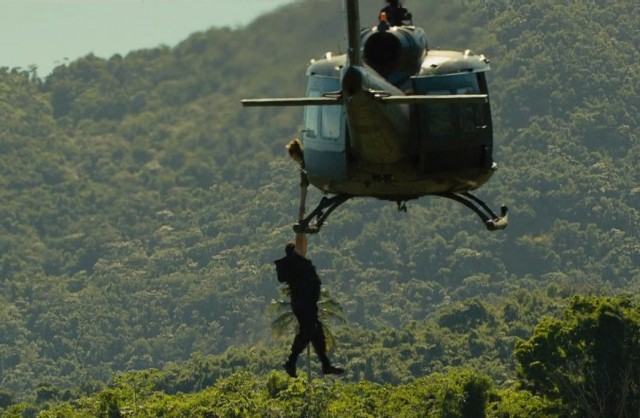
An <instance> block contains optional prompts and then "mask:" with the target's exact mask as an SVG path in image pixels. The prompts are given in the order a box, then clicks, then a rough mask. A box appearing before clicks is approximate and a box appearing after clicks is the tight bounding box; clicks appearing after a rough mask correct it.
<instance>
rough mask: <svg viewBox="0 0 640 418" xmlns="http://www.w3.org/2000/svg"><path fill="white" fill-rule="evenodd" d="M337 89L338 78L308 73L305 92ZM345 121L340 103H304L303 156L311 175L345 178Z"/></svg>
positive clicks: (316, 94)
mask: <svg viewBox="0 0 640 418" xmlns="http://www.w3.org/2000/svg"><path fill="white" fill-rule="evenodd" d="M339 89H340V82H339V80H338V79H335V78H329V77H317V76H312V77H310V78H309V84H308V88H307V96H309V97H321V96H322V94H323V93H325V92H331V91H336V90H339ZM345 128H346V122H345V115H344V109H343V106H335V105H334V106H307V107H306V108H305V112H304V130H303V131H302V141H303V144H304V160H305V167H306V169H307V174H308V176H309V177H310V178H311V179H320V180H324V181H342V180H345V179H346V178H347V161H346V146H345V144H346V140H345V132H346V129H345Z"/></svg>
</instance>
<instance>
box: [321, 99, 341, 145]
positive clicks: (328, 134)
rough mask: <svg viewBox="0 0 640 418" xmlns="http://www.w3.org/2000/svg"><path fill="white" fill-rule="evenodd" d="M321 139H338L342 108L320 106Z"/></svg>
mask: <svg viewBox="0 0 640 418" xmlns="http://www.w3.org/2000/svg"><path fill="white" fill-rule="evenodd" d="M321 120H322V131H321V132H322V137H323V138H325V139H338V138H340V128H341V121H342V106H322V118H321Z"/></svg>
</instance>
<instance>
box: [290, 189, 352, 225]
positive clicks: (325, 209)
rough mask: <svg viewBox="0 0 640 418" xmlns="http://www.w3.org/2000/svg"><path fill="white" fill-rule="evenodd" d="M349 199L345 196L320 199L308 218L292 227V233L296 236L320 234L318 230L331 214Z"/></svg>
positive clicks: (349, 197) (348, 196)
mask: <svg viewBox="0 0 640 418" xmlns="http://www.w3.org/2000/svg"><path fill="white" fill-rule="evenodd" d="M351 197H352V196H350V195H345V194H339V195H336V196H333V197H326V196H325V197H323V198H322V199H320V203H319V204H318V206H317V207H316V208H315V209H314V210H313V212H311V213H310V214H309V216H307V217H306V218H304V219H302V220H301V221H299V222H298V223H297V224H295V225H293V231H294V232H295V233H296V234H315V233H317V232H320V228H321V227H322V225H323V224H324V221H325V220H326V219H327V217H328V216H329V215H330V214H331V212H333V211H334V210H335V209H336V208H337V207H338V206H340V205H341V204H343V203H344V202H346V201H347V200H349V199H351ZM312 221H313V222H312Z"/></svg>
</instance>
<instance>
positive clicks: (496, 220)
mask: <svg viewBox="0 0 640 418" xmlns="http://www.w3.org/2000/svg"><path fill="white" fill-rule="evenodd" d="M436 196H441V197H446V198H447V199H451V200H455V201H456V202H459V203H462V204H463V205H465V206H466V207H468V208H469V209H471V210H472V211H474V212H475V213H476V215H478V216H479V217H480V219H482V222H483V223H484V225H485V226H486V227H487V229H488V230H489V231H497V230H499V229H505V228H506V227H507V224H508V222H509V216H508V211H509V209H508V208H507V207H506V206H504V205H503V206H501V207H500V216H498V215H496V213H495V212H494V211H493V210H492V209H491V208H490V207H489V205H487V204H486V203H484V202H483V201H482V200H480V199H478V198H477V197H475V196H474V195H472V194H471V193H468V192H464V193H439V194H437V195H436Z"/></svg>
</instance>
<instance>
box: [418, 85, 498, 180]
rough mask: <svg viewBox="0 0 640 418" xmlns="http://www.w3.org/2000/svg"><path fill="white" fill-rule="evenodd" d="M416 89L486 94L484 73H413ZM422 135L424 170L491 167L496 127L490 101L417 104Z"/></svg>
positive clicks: (434, 92)
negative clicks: (432, 74) (492, 120)
mask: <svg viewBox="0 0 640 418" xmlns="http://www.w3.org/2000/svg"><path fill="white" fill-rule="evenodd" d="M412 81H413V86H414V89H415V90H416V92H417V93H419V94H426V95H430V94H431V95H456V94H487V89H486V82H485V81H484V74H483V73H471V74H454V75H442V76H427V77H414V78H413V80H412ZM414 115H416V116H417V118H418V126H419V136H420V143H419V147H420V169H421V171H422V172H424V173H438V172H450V171H458V170H467V169H476V168H486V167H490V166H491V163H492V162H493V161H492V157H491V154H492V149H493V131H492V126H491V112H490V109H489V104H488V103H486V104H470V103H465V104H423V105H418V106H416V109H415V113H414Z"/></svg>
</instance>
